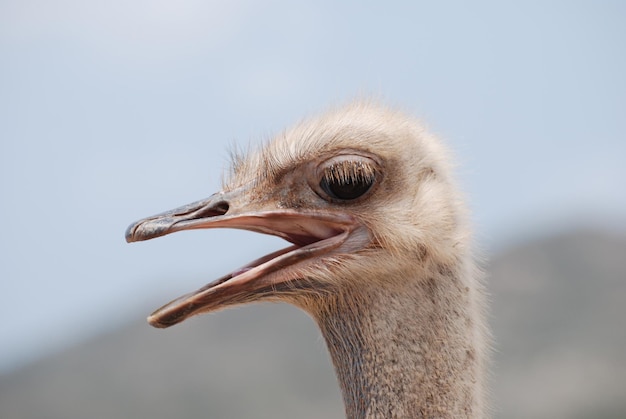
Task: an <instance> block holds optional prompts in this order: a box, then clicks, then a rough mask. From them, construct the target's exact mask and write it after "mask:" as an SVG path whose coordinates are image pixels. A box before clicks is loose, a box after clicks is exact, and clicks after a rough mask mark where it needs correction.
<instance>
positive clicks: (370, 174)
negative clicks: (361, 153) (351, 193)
mask: <svg viewBox="0 0 626 419" xmlns="http://www.w3.org/2000/svg"><path fill="white" fill-rule="evenodd" d="M322 178H324V179H326V180H328V181H339V182H341V183H350V182H352V183H353V182H356V181H361V180H364V181H369V182H373V181H374V179H375V178H376V169H375V168H374V167H373V166H372V165H371V164H368V163H366V162H364V161H363V159H358V160H357V159H342V160H340V161H337V162H333V163H331V164H330V165H328V166H326V167H324V169H323V172H322Z"/></svg>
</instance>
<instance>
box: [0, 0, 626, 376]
mask: <svg viewBox="0 0 626 419" xmlns="http://www.w3.org/2000/svg"><path fill="white" fill-rule="evenodd" d="M625 12H626V7H625V6H624V3H623V2H619V1H587V2H570V1H561V2H556V1H550V2H545V1H534V2H518V3H517V4H512V3H510V2H497V1H493V2H472V3H471V4H470V3H468V2H448V1H445V2H414V1H411V2H409V1H407V2H387V3H384V4H383V2H362V1H360V2H357V1H349V2H331V1H315V2H286V1H266V2H255V1H250V0H241V1H230V2H217V1H201V0H178V1H175V2H174V1H165V0H160V1H155V0H139V1H132V0H130V1H129V0H124V1H122V0H113V1H106V2H104V1H83V0H0V140H1V143H0V171H1V175H2V176H1V178H0V196H1V197H2V205H1V206H0V216H1V218H2V220H3V221H4V223H3V225H4V228H3V232H2V235H1V236H0V251H1V254H2V263H1V264H0V295H2V304H1V305H0V316H1V317H2V319H3V321H2V322H1V324H0V340H1V341H2V344H1V345H0V372H1V371H6V370H9V369H11V368H13V367H15V366H16V365H19V364H20V363H23V362H26V361H28V360H29V359H33V357H37V356H40V355H41V354H45V353H47V352H49V351H51V350H58V349H59V348H62V347H63V346H65V345H67V344H69V342H72V341H76V340H77V339H81V338H84V337H85V336H88V335H89V334H93V333H97V332H98V331H100V330H103V329H105V328H107V327H113V325H115V324H119V323H121V322H125V321H129V320H131V319H136V318H138V317H142V316H144V315H145V314H148V312H149V311H150V310H151V309H152V308H155V307H157V306H158V305H160V304H162V303H164V302H166V300H168V299H169V298H173V297H175V296H177V295H179V294H181V293H183V292H187V291H190V290H192V289H195V288H197V287H198V286H200V285H203V284H204V283H206V282H208V281H209V280H211V279H213V278H215V277H217V276H219V275H221V274H223V273H225V272H228V271H230V270H233V269H235V268H236V267H237V266H238V265H241V264H243V263H245V262H247V261H249V260H251V259H253V258H256V257H258V256H260V255H261V254H264V253H266V252H267V250H266V248H267V246H268V245H269V246H271V247H272V248H277V247H280V246H281V243H280V241H279V240H278V239H275V238H268V237H260V236H257V235H253V234H252V233H247V232H241V231H205V232H191V233H185V234H180V235H178V234H177V235H173V236H170V237H167V238H163V239H160V240H156V241H154V242H146V243H139V244H134V245H132V246H131V245H127V244H126V243H125V242H124V230H125V228H126V226H127V225H128V224H129V223H130V222H132V221H134V220H136V219H138V218H141V217H144V216H147V215H151V214H153V213H156V212H160V211H162V210H166V209H169V208H172V207H175V206H178V205H180V204H185V203H187V202H190V201H193V200H196V199H200V198H203V197H206V196H208V195H209V194H211V193H212V192H213V191H215V190H216V189H217V188H218V186H219V181H220V173H221V172H222V170H223V169H224V167H225V165H226V164H227V162H228V152H227V150H228V147H229V144H232V143H234V142H237V143H239V144H247V143H249V142H252V143H257V142H259V141H260V140H263V139H264V138H267V137H268V136H270V135H271V134H272V133H275V132H278V131H280V130H281V129H282V128H284V127H285V126H287V125H289V124H291V123H293V122H295V121H297V120H299V119H300V118H302V117H303V116H305V115H308V114H310V113H315V112H318V111H321V110H323V109H324V108H325V107H326V106H328V105H330V104H336V103H338V102H339V103H341V102H345V101H347V100H349V99H350V98H354V97H359V96H370V95H373V96H375V97H380V98H384V99H385V100H386V102H387V103H390V104H392V105H396V106H399V107H401V108H403V109H406V110H407V111H409V112H411V113H413V114H414V115H416V116H418V117H420V118H422V119H423V120H424V121H425V122H426V123H427V124H428V126H429V127H430V129H431V130H432V131H433V132H435V133H437V134H438V135H440V136H441V137H443V138H444V139H445V141H446V142H447V143H448V144H449V145H450V146H451V147H452V148H453V149H454V150H455V152H456V155H457V157H458V161H459V170H458V173H459V177H460V180H461V184H462V185H463V187H464V189H465V191H466V193H467V195H468V196H469V197H470V202H471V206H472V209H473V212H474V218H475V220H476V223H477V233H478V237H479V239H480V241H481V242H482V243H483V246H484V247H486V248H488V249H492V250H497V248H498V247H499V246H501V245H503V244H507V243H512V242H515V241H519V240H521V239H522V238H523V237H531V236H539V235H541V234H547V233H548V232H550V231H557V230H559V229H563V228H566V227H568V226H573V225H576V224H578V223H581V224H588V225H589V224H591V225H599V226H602V227H604V228H606V229H609V230H610V229H620V230H621V231H624V230H626V227H625V225H626V192H625V189H626V188H624V184H626V138H625V135H624V132H626V77H625V76H624V75H625V74H626V54H625V53H624V52H625V51H626V25H624V21H625V19H626V13H625ZM146 327H148V326H146Z"/></svg>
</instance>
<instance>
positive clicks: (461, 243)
mask: <svg viewBox="0 0 626 419" xmlns="http://www.w3.org/2000/svg"><path fill="white" fill-rule="evenodd" d="M205 228H238V229H245V230H251V231H255V232H259V233H264V234H272V235H275V236H279V237H282V238H283V239H285V240H287V241H288V242H291V244H292V245H291V246H289V247H287V248H285V249H283V250H279V251H276V252H273V253H271V254H268V255H267V256H263V257H261V258H260V259H258V260H256V261H254V262H251V263H249V264H247V265H246V266H243V267H242V268H240V269H237V270H236V271H234V272H232V273H230V274H228V275H225V276H223V277H222V278H220V279H217V280H216V281H214V282H212V283H210V284H208V285H206V286H204V287H202V288H200V289H199V290H197V291H195V292H192V293H190V294H187V295H184V296H182V297H180V298H178V299H176V300H174V301H172V302H170V303H169V304H167V305H165V306H163V307H161V308H160V309H158V310H156V311H155V312H154V313H153V314H152V315H150V316H149V318H148V321H149V323H150V324H151V325H153V326H155V327H160V328H164V327H169V326H172V325H174V324H176V323H179V322H182V321H183V320H185V319H187V318H188V317H191V316H193V315H196V314H199V313H207V312H213V311H216V310H219V309H222V308H225V307H229V306H233V305H238V304H245V303H250V302H254V301H283V302H288V303H291V304H293V305H295V306H297V307H299V308H301V309H303V310H304V311H306V312H307V313H308V314H309V315H310V316H311V317H312V318H313V319H314V320H315V322H316V323H317V325H318V326H319V328H320V330H321V333H322V335H323V337H324V339H325V341H326V344H327V347H328V350H329V352H330V356H331V359H332V362H333V364H334V367H335V372H336V375H337V377H338V380H339V384H340V388H341V391H342V396H343V400H344V405H345V409H346V414H347V417H349V418H392V417H395V418H409V417H415V418H418V417H419V418H483V417H486V416H487V406H486V402H485V393H486V390H485V377H484V375H485V371H484V370H485V363H486V353H487V352H488V347H489V345H488V342H489V338H488V336H489V334H488V331H487V328H486V323H485V319H484V317H485V316H484V308H485V302H484V301H485V298H484V294H483V289H482V285H481V278H480V277H481V276H480V272H479V270H478V269H477V268H476V266H475V263H474V260H473V259H474V258H473V255H472V251H471V243H470V241H471V238H470V232H469V227H468V224H467V221H466V214H465V209H464V206H463V204H462V202H461V199H460V197H459V194H458V193H457V191H456V189H455V187H454V185H453V182H452V179H451V167H450V165H449V158H448V155H447V152H446V150H445V148H444V147H443V146H442V145H441V144H440V143H439V142H438V141H437V140H436V139H435V138H433V137H432V136H431V135H429V134H428V133H427V132H426V131H425V130H424V129H423V127H422V126H421V125H420V124H419V123H418V122H417V121H415V120H413V119H411V118H409V117H406V116H404V115H403V114H402V113H400V112H397V111H394V110H390V109H388V108H386V107H382V106H379V105H376V104H373V103H369V102H357V103H353V104H350V105H348V106H346V107H343V108H339V109H335V110H334V111H330V112H328V113H326V114H325V115H322V116H321V117H319V118H316V119H311V120H308V121H304V122H302V123H300V124H299V125H297V126H296V127H294V128H292V129H290V130H288V131H286V132H284V133H282V134H280V135H278V136H276V137H275V138H274V139H273V140H272V141H270V142H269V143H268V144H267V145H266V146H265V147H264V148H262V149H260V150H258V151H256V152H253V153H250V154H249V155H247V156H243V155H239V154H236V155H235V156H234V158H233V165H232V170H231V172H230V176H229V177H228V178H227V179H226V181H225V182H224V185H223V188H222V190H221V191H220V192H217V193H215V194H214V195H212V196H211V197H209V198H208V199H206V200H202V201H198V202H195V203H192V204H189V205H186V206H183V207H180V208H177V209H175V210H172V211H168V212H165V213H162V214H159V215H156V216H153V217H149V218H146V219H144V220H141V221H138V222H136V223H134V224H132V225H131V226H130V227H129V228H128V230H127V232H126V239H127V241H128V242H135V241H141V240H148V239H152V238H155V237H159V236H163V235H165V234H169V233H173V232H176V231H181V230H190V229H205Z"/></svg>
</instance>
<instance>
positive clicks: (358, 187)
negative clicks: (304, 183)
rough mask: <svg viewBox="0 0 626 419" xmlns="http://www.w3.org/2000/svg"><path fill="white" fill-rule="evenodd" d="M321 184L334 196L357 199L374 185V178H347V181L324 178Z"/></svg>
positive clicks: (336, 197)
mask: <svg viewBox="0 0 626 419" xmlns="http://www.w3.org/2000/svg"><path fill="white" fill-rule="evenodd" d="M320 186H321V187H322V189H323V190H324V192H326V193H327V194H328V195H330V196H331V197H332V198H335V199H343V200H350V199H356V198H358V197H359V196H361V195H363V194H364V193H365V192H367V191H368V189H369V188H370V187H371V186H372V180H369V179H363V178H360V179H357V180H353V179H346V180H345V181H339V180H336V179H332V180H331V179H326V178H323V179H322V181H321V182H320Z"/></svg>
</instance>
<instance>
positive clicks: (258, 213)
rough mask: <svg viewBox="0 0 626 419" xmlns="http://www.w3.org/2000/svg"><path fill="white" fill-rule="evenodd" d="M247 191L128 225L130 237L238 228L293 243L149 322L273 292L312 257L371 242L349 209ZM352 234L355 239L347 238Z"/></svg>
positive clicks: (169, 321)
mask: <svg viewBox="0 0 626 419" xmlns="http://www.w3.org/2000/svg"><path fill="white" fill-rule="evenodd" d="M247 196H248V190H247V189H246V188H241V189H238V190H235V191H230V192H227V193H222V192H220V193H216V194H214V195H212V196H211V197H209V198H208V199H206V200H203V201H198V202H194V203H192V204H189V205H185V206H183V207H180V208H177V209H174V210H171V211H167V212H164V213H161V214H159V215H155V216H152V217H148V218H145V219H143V220H140V221H137V222H136V223H134V224H132V225H130V226H129V227H128V229H127V230H126V241H128V242H136V241H142V240H149V239H152V238H155V237H160V236H163V235H166V234H169V233H173V232H176V231H181V230H190V229H203V228H238V229H245V230H251V231H256V232H259V233H264V234H271V235H275V236H279V237H282V238H284V239H285V240H287V241H289V242H291V243H293V244H294V246H290V247H288V248H286V249H283V250H279V251H276V252H274V253H271V254H269V255H266V256H264V257H262V258H260V259H258V260H256V261H254V262H251V263H250V264H248V265H246V266H244V267H242V268H240V269H238V270H236V271H235V272H233V273H231V274H228V275H225V276H224V277H222V278H220V279H218V280H216V281H214V282H213V283H210V284H208V285H206V286H205V287H203V288H201V289H199V290H197V291H195V292H192V293H190V294H187V295H184V296H182V297H180V298H178V299H176V300H174V301H172V302H170V303H169V304H167V305H165V306H163V307H161V308H160V309H158V310H157V311H155V312H154V313H153V314H152V315H151V316H150V317H149V318H148V321H149V322H150V324H152V325H153V326H156V327H168V326H171V325H173V324H176V323H178V322H181V321H183V320H185V319H186V318H188V317H190V316H192V315H194V314H198V313H201V312H207V311H214V310H217V309H219V308H222V307H225V306H229V305H233V304H240V303H244V302H248V301H253V300H257V299H259V298H261V297H263V296H269V295H272V293H276V292H277V291H276V290H277V289H278V288H280V287H277V285H280V284H283V283H286V282H288V281H293V280H296V279H298V277H299V276H298V275H300V271H299V270H298V269H299V268H302V267H303V266H305V265H306V264H307V263H310V262H311V260H312V259H314V258H316V257H319V256H322V255H330V254H337V253H342V252H347V251H352V250H355V249H357V248H362V247H363V246H365V245H366V243H367V242H369V235H367V234H366V233H365V234H362V233H363V232H364V229H363V228H360V224H359V223H357V222H356V221H355V219H354V218H353V217H352V216H350V215H348V214H346V213H344V212H330V211H321V210H313V211H310V210H307V211H302V210H291V209H276V208H268V207H267V205H265V207H261V206H259V205H255V204H254V203H252V202H250V200H248V199H247ZM357 232H358V233H359V234H354V233H357ZM352 236H354V237H355V239H354V240H350V241H347V240H348V238H349V237H352Z"/></svg>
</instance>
